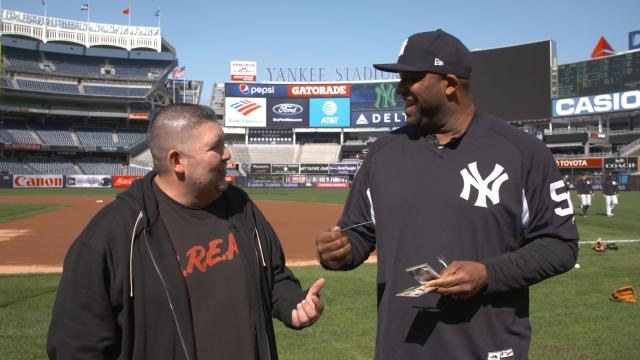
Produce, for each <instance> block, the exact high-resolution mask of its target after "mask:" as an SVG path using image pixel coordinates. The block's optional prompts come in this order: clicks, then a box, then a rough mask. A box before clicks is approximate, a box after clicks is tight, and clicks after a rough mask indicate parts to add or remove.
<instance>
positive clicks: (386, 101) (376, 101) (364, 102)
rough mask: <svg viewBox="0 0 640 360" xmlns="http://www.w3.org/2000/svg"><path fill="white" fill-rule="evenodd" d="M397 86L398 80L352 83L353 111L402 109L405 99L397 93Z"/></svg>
mask: <svg viewBox="0 0 640 360" xmlns="http://www.w3.org/2000/svg"><path fill="white" fill-rule="evenodd" d="M397 86H398V82H397V81H393V82H378V83H364V84H352V85H351V111H369V110H375V111H380V112H386V111H392V110H399V111H402V110H403V109H404V99H402V96H400V95H398V94H396V87H397Z"/></svg>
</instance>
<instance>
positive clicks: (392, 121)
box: [351, 110, 407, 127]
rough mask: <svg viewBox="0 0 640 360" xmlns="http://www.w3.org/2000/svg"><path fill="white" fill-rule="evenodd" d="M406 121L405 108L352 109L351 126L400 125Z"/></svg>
mask: <svg viewBox="0 0 640 360" xmlns="http://www.w3.org/2000/svg"><path fill="white" fill-rule="evenodd" d="M406 123H407V115H406V114H405V113H404V110H391V111H351V127H400V126H404V125H405V124H406Z"/></svg>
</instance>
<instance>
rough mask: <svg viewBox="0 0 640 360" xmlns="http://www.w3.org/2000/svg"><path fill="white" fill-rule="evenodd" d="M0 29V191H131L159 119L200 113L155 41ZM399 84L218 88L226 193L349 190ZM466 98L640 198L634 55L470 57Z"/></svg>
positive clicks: (64, 29)
mask: <svg viewBox="0 0 640 360" xmlns="http://www.w3.org/2000/svg"><path fill="white" fill-rule="evenodd" d="M1 19H2V37H1V41H2V46H1V50H2V54H1V55H2V67H1V68H2V73H1V74H0V75H1V78H2V79H1V84H0V91H1V93H0V100H1V102H0V109H1V113H0V114H1V116H2V117H1V119H0V154H1V157H0V172H2V173H3V174H4V180H3V181H0V186H4V187H20V186H26V187H32V186H39V184H40V185H43V186H58V185H61V186H109V187H110V186H126V184H127V182H130V181H131V179H132V177H133V176H140V175H143V174H144V173H146V172H148V171H149V170H150V168H151V158H150V154H149V151H148V149H147V145H146V138H145V132H146V127H147V125H148V119H149V117H150V116H151V115H152V114H153V112H154V111H156V110H157V109H158V108H161V107H163V106H166V105H167V104H170V103H172V102H190V103H200V96H201V93H202V88H203V86H204V85H203V82H202V81H195V80H182V79H180V80H175V81H174V80H173V79H170V77H171V76H170V75H171V73H172V70H173V69H175V68H176V67H177V66H178V56H177V52H176V50H175V49H174V48H173V47H172V46H171V45H170V44H169V43H167V42H166V40H165V39H164V38H163V37H162V33H161V30H160V28H155V27H133V26H122V25H114V24H99V23H87V22H82V21H74V20H65V19H54V18H43V17H41V16H37V15H31V14H25V13H21V12H16V11H11V10H2V17H1ZM523 68H524V69H528V71H525V72H523V71H522V69H523ZM498 69H499V71H498ZM496 74H500V76H496ZM527 76H528V77H527ZM515 77H518V78H519V79H521V81H519V82H518V84H517V85H516V87H515V88H514V86H513V85H514V84H513V81H512V80H511V79H513V78H515ZM503 82H504V83H503ZM396 83H397V80H377V81H375V80H374V81H349V82H323V83H313V82H287V83H282V82H278V83H242V82H234V83H226V84H224V83H216V84H214V85H213V92H212V98H211V103H210V105H211V107H212V108H214V110H215V111H216V113H217V114H218V116H219V121H220V122H221V123H222V124H223V125H224V130H225V133H226V138H227V145H228V147H229V149H230V151H231V153H232V160H233V161H234V164H232V165H231V166H230V168H229V169H228V175H229V176H230V177H229V180H230V181H235V182H236V183H238V184H240V185H242V186H247V187H348V186H349V182H350V180H352V178H353V176H354V174H355V173H356V171H357V169H358V166H359V164H360V162H361V161H362V159H363V158H364V157H365V156H366V153H367V149H368V147H369V146H370V144H371V143H373V142H374V141H375V140H376V139H377V137H379V136H380V135H382V134H383V133H386V132H388V131H390V130H392V129H395V128H397V127H400V126H403V125H404V123H405V115H404V112H403V107H404V102H403V100H402V99H401V98H400V97H399V96H397V95H396V94H395V91H394V90H395V86H396ZM503 84H510V86H511V87H507V86H505V85H503ZM472 86H473V89H474V91H473V93H474V98H475V101H476V103H477V104H478V108H479V109H481V110H486V111H488V112H491V113H495V114H497V115H499V116H501V117H503V118H504V119H505V120H507V121H509V122H511V123H512V124H513V125H515V126H517V127H519V128H521V129H522V130H523V131H526V132H528V133H530V134H531V135H532V136H536V137H538V138H540V139H541V140H543V141H544V142H545V143H546V144H547V146H548V147H549V148H550V149H551V151H552V152H553V153H554V154H555V155H556V157H557V160H558V166H559V167H560V168H561V171H562V172H564V173H566V174H568V175H570V176H572V177H575V176H578V175H581V174H582V173H590V174H592V175H594V177H595V178H594V180H595V181H594V183H596V184H598V183H599V179H600V176H601V175H602V174H603V173H607V172H612V173H616V174H618V177H619V180H620V183H621V184H622V188H623V189H638V188H640V183H639V182H638V181H637V178H638V176H637V174H638V170H637V165H638V155H640V140H639V139H640V52H638V51H636V52H627V53H623V54H617V55H613V56H609V57H605V58H600V59H592V60H586V61H583V62H579V63H573V64H565V65H559V66H558V65H557V64H556V60H555V43H554V42H553V41H541V42H536V43H530V44H522V45H516V46H511V47H505V48H499V49H489V50H483V51H478V52H474V75H473V79H472ZM504 89H509V90H508V93H507V92H506V91H505V90H504ZM25 176H26V177H25ZM16 179H19V181H17V180H16ZM3 184H4V185H3ZM29 184H30V185H29Z"/></svg>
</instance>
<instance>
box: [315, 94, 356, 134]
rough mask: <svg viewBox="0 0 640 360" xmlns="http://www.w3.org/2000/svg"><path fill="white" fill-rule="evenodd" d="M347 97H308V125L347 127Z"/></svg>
mask: <svg viewBox="0 0 640 360" xmlns="http://www.w3.org/2000/svg"><path fill="white" fill-rule="evenodd" d="M349 124H350V104H349V98H320V99H309V126H310V127H327V128H330V127H349Z"/></svg>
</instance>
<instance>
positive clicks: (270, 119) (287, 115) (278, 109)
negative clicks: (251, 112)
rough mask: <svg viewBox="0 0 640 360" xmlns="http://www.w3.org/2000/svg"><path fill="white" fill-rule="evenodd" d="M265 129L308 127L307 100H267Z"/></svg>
mask: <svg viewBox="0 0 640 360" xmlns="http://www.w3.org/2000/svg"><path fill="white" fill-rule="evenodd" d="M267 127H276V128H278V127H279V128H299V127H309V100H308V99H302V98H300V99H298V98H267Z"/></svg>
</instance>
